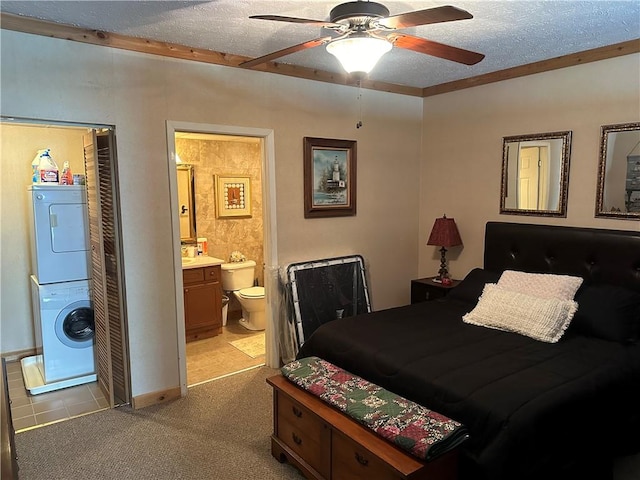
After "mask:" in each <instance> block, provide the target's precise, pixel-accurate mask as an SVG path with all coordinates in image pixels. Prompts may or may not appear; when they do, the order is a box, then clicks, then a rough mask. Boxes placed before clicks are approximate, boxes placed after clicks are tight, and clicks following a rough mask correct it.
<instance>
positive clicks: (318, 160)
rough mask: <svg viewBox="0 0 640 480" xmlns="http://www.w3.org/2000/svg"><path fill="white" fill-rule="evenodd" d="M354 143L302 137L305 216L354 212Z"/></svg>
mask: <svg viewBox="0 0 640 480" xmlns="http://www.w3.org/2000/svg"><path fill="white" fill-rule="evenodd" d="M356 143H357V142H356V141H355V140H334V139H329V138H313V137H304V216H305V218H319V217H345V216H353V215H355V214H356Z"/></svg>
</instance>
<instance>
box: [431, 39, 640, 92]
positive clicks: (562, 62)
mask: <svg viewBox="0 0 640 480" xmlns="http://www.w3.org/2000/svg"><path fill="white" fill-rule="evenodd" d="M638 52H640V39H635V40H629V41H628V42H622V43H616V44H614V45H608V46H606V47H599V48H594V49H592V50H585V51H583V52H578V53H571V54H569V55H563V56H561V57H556V58H551V59H549V60H542V61H540V62H534V63H528V64H527V65H520V66H518V67H513V68H507V69H505V70H499V71H497V72H491V73H486V74H484V75H478V76H475V77H470V78H464V79H462V80H456V81H454V82H447V83H442V84H440V85H434V86H432V87H425V88H423V89H422V96H423V97H432V96H434V95H440V94H442V93H449V92H455V91H456V90H464V89H465V88H471V87H477V86H479V85H487V84H489V83H495V82H501V81H503V80H509V79H512V78H518V77H525V76H527V75H533V74H536V73H542V72H548V71H551V70H558V69H560V68H566V67H573V66H576V65H581V64H584V63H590V62H597V61H599V60H606V59H608V58H614V57H621V56H623V55H629V54H632V53H638Z"/></svg>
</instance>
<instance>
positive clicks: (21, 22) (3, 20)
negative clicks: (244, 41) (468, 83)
mask: <svg viewBox="0 0 640 480" xmlns="http://www.w3.org/2000/svg"><path fill="white" fill-rule="evenodd" d="M0 28H3V29H5V30H13V31H16V32H21V33H30V34H34V35H41V36H45V37H50V38H58V39H61V40H70V41H72V42H80V43H88V44H91V45H101V46H103V47H111V48H118V49H122V50H130V51H134V52H139V53H149V54H152V55H161V56H165V57H171V58H178V59H182V60H191V61H195V62H202V63H210V64H214V65H222V66H226V67H236V68H242V67H239V65H240V64H241V63H242V62H245V61H247V60H251V58H250V57H243V56H241V55H233V54H229V53H223V52H216V51H214V50H206V49H203V48H193V47H186V46H184V45H179V44H175V43H167V42H158V41H156V40H148V39H144V38H137V37H131V36H127V35H120V34H117V33H109V32H103V31H100V30H88V29H84V28H79V27H74V26H72V25H64V24H61V23H54V22H47V21H44V20H39V19H35V18H31V17H23V16H19V15H12V14H8V13H0ZM243 70H247V69H246V68H243ZM252 70H255V71H260V72H269V73H276V74H280V75H287V76H290V77H297V78H304V79H307V80H316V81H319V82H327V83H334V84H338V85H354V86H355V85H357V83H356V81H355V80H353V79H351V78H350V77H349V76H348V75H346V74H338V73H332V72H326V71H324V70H317V69H314V68H307V67H300V66H296V65H289V64H286V63H277V62H269V63H266V64H264V65H260V66H258V67H255V68H253V69H252ZM359 86H360V87H362V88H366V89H370V90H378V91H382V92H390V93H398V94H401V95H412V96H415V97H420V96H422V88H419V87H408V86H405V85H396V84H393V83H385V82H376V81H372V80H367V79H363V80H362V81H361V82H360V85H359Z"/></svg>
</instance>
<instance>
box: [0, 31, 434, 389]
mask: <svg viewBox="0 0 640 480" xmlns="http://www.w3.org/2000/svg"><path fill="white" fill-rule="evenodd" d="M0 35H1V37H0V40H1V46H0V48H1V51H0V54H1V55H0V58H1V62H2V64H1V67H2V68H1V72H0V74H1V78H0V79H1V81H2V89H1V91H0V95H1V98H0V100H1V101H0V108H1V109H2V112H1V113H2V115H13V116H18V117H27V118H40V119H50V120H64V121H75V122H82V123H99V124H110V125H115V126H116V136H117V151H118V167H119V175H120V195H121V202H122V224H123V244H124V245H123V247H124V270H125V281H126V289H127V316H128V322H129V340H130V348H129V350H130V353H131V376H132V394H133V395H134V396H138V395H143V394H145V393H149V392H156V391H161V390H164V389H166V388H171V387H175V386H177V385H178V384H179V372H178V344H177V343H178V342H177V336H178V334H177V320H176V301H175V298H176V286H175V276H174V272H175V270H174V266H173V262H172V261H171V259H172V256H173V241H172V229H171V227H172V221H171V209H170V206H171V201H172V199H171V198H170V195H169V168H174V167H173V166H170V165H171V164H170V162H169V160H168V157H167V138H166V121H167V120H172V121H178V122H197V123H207V124H217V125H232V126H242V127H252V128H261V129H272V130H273V131H274V144H275V165H276V171H275V183H276V196H277V204H276V212H277V239H276V241H277V253H278V257H279V264H280V267H281V268H285V267H286V265H287V264H289V263H291V262H297V261H302V260H307V259H318V258H324V257H328V256H337V255H346V254H351V253H359V254H362V255H363V256H364V258H365V259H366V260H367V264H368V267H369V273H370V277H371V291H372V301H373V304H374V307H375V308H377V309H380V308H385V307H390V306H394V305H400V304H403V303H407V302H408V300H409V280H410V279H411V278H414V277H415V275H416V274H417V271H418V269H417V258H418V257H417V251H418V243H417V239H418V224H417V222H416V218H417V217H418V204H419V202H418V200H419V196H418V190H419V179H418V177H417V175H416V172H417V171H418V169H419V163H420V148H421V145H420V137H421V121H422V99H419V98H413V97H407V96H401V95H393V94H385V93H381V92H369V91H364V92H363V98H362V100H361V101H360V102H358V90H357V89H356V88H353V87H340V86H335V85H329V84H323V83H319V82H312V81H306V80H299V79H294V78H287V77H283V76H277V75H272V74H265V73H260V72H252V71H245V70H239V69H233V68H226V67H220V66H214V65H205V64H200V63H195V62H187V61H180V60H173V59H168V58H163V57H156V56H150V55H142V54H138V53H132V52H126V51H122V50H114V49H108V48H104V47H98V46H92V45H83V44H79V43H73V42H68V41H64V40H55V39H50V38H46V37H39V36H34V35H27V34H22V33H16V32H10V31H6V30H2V31H1V32H0ZM42 72H47V74H46V75H42ZM360 109H362V117H360V116H359V113H358V112H359V111H360ZM360 118H361V119H362V121H363V122H364V126H363V128H360V129H356V128H355V125H356V122H357V121H358V120H359V119H360ZM305 136H313V137H326V138H346V139H352V140H356V141H357V142H358V178H357V180H358V198H357V202H358V204H357V208H358V213H357V215H356V216H355V217H345V218H326V219H304V216H303V181H302V180H303V164H302V157H303V152H302V147H303V143H302V139H303V137H305ZM29 162H30V159H29ZM2 168H3V176H4V168H5V167H4V160H3V167H2ZM0 195H2V197H1V198H0V200H2V203H3V210H2V212H3V213H4V211H5V206H4V205H5V203H6V202H7V201H8V199H7V198H5V197H4V191H3V192H2V193H0ZM1 220H2V235H3V238H4V235H5V231H7V232H9V233H8V234H10V232H11V226H10V225H7V224H6V223H5V222H4V219H1ZM5 229H7V230H5ZM1 248H2V251H1V254H2V260H3V262H4V259H5V258H7V255H11V252H10V251H9V250H8V249H7V248H5V242H4V241H3V242H2V246H1ZM3 266H4V263H3ZM13 274H14V275H16V276H20V275H27V272H20V271H16V272H14V273H13ZM4 275H5V274H4V268H3V279H2V318H1V322H2V343H1V350H2V351H13V350H19V349H21V348H29V347H30V344H28V343H25V341H24V337H25V334H24V330H25V329H26V328H27V327H26V326H25V325H22V324H14V323H13V321H12V319H13V318H14V316H15V315H16V313H17V312H16V311H15V309H5V307H4V305H5V292H6V290H5V288H6V282H7V280H6V279H5V277H4ZM25 294H27V293H26V292H25Z"/></svg>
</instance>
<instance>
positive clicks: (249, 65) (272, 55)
mask: <svg viewBox="0 0 640 480" xmlns="http://www.w3.org/2000/svg"><path fill="white" fill-rule="evenodd" d="M332 38H333V37H322V38H316V39H315V40H309V41H307V42H304V43H299V44H298V45H293V46H291V47H287V48H283V49H282V50H278V51H277V52H272V53H269V54H267V55H263V56H262V57H258V58H254V59H253V60H247V61H246V62H242V63H241V64H240V65H239V66H240V67H244V68H252V67H255V66H256V65H260V64H261V63H267V62H270V61H271V60H275V59H276V58H280V57H284V56H285V55H290V54H292V53H296V52H299V51H301V50H307V49H308V48H314V47H319V46H320V45H324V44H325V43H328V42H330V41H331V39H332Z"/></svg>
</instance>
